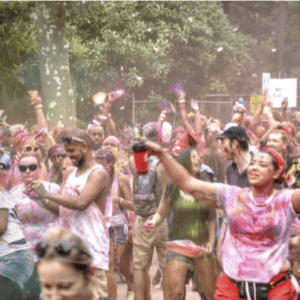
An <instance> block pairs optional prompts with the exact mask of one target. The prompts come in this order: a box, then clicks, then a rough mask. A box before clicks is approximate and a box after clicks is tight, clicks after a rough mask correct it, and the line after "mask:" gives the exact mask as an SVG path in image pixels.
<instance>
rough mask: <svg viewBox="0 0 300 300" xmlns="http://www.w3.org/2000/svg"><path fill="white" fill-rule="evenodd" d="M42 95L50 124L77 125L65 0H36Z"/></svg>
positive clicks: (51, 125)
mask: <svg viewBox="0 0 300 300" xmlns="http://www.w3.org/2000/svg"><path fill="white" fill-rule="evenodd" d="M37 16H38V39H39V60H40V72H41V73H40V74H41V87H42V89H41V96H42V98H43V103H44V111H45V114H46V117H47V120H48V122H49V125H50V127H53V125H55V124H57V123H59V124H60V125H61V126H62V127H75V126H76V102H75V100H74V92H73V88H72V84H71V75H70V67H69V57H68V47H69V44H68V41H67V40H66V38H65V26H64V7H63V3H62V2H56V3H55V2H54V3H53V2H47V1H41V2H39V1H38V2H37Z"/></svg>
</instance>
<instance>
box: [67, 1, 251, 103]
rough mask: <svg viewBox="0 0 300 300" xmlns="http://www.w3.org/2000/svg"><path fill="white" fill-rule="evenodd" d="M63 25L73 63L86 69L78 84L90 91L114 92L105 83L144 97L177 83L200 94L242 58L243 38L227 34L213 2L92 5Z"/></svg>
mask: <svg viewBox="0 0 300 300" xmlns="http://www.w3.org/2000/svg"><path fill="white" fill-rule="evenodd" d="M76 5H77V6H81V5H82V4H81V3H77V4H76ZM68 21H69V26H70V27H69V28H70V30H69V38H70V40H72V41H73V43H72V42H71V44H73V50H74V54H75V57H73V59H74V61H77V62H78V59H79V60H80V61H81V62H82V63H83V64H86V65H87V66H86V69H87V70H86V72H84V71H83V70H82V72H83V77H84V78H82V77H80V81H81V83H82V84H85V86H88V83H90V82H94V83H95V84H96V85H95V87H94V89H97V88H107V89H109V88H113V87H112V86H111V87H110V86H107V85H106V82H107V81H108V82H110V83H115V86H117V85H118V84H123V85H125V87H127V88H130V89H132V90H133V91H134V92H135V93H136V94H137V95H139V97H142V98H146V97H147V95H149V93H150V91H151V90H155V91H156V92H157V93H160V94H166V93H167V92H168V91H169V90H170V86H171V84H172V83H173V82H174V81H175V80H176V79H180V80H182V81H183V82H184V83H185V84H187V85H188V86H189V87H190V88H192V89H193V91H194V93H195V94H196V95H199V93H200V92H205V91H208V83H209V82H210V81H211V78H212V76H217V75H218V73H220V70H225V69H233V70H238V69H239V68H241V67H242V66H243V64H244V63H245V61H246V59H247V56H246V55H245V51H244V49H245V45H246V44H245V43H246V39H245V37H243V35H241V34H239V33H238V34H236V33H234V32H232V29H233V27H232V26H231V25H230V23H229V22H228V20H227V16H226V15H225V14H224V12H223V8H222V5H221V4H220V3H218V2H172V1H171V2H140V1H137V2H136V1H134V2H103V3H102V2H95V3H93V7H91V6H90V12H89V13H88V14H87V13H85V14H84V15H82V17H81V18H70V19H69V20H68ZM220 47H223V49H224V50H223V51H222V52H220V53H218V52H217V49H218V48H220ZM76 49H77V51H76ZM75 51H76V52H77V53H79V54H80V55H79V56H78V55H76V52H75ZM83 68H84V66H83ZM108 78H110V80H106V79H108ZM111 79H113V80H111ZM97 82H99V83H100V84H99V87H98V86H97ZM101 82H104V83H105V86H104V87H102V86H101Z"/></svg>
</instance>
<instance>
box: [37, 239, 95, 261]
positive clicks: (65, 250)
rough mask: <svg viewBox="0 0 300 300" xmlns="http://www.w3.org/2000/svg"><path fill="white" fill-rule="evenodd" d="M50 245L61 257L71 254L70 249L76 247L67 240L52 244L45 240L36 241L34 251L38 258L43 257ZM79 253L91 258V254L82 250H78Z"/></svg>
mask: <svg viewBox="0 0 300 300" xmlns="http://www.w3.org/2000/svg"><path fill="white" fill-rule="evenodd" d="M50 247H52V248H53V249H54V250H55V252H56V253H57V254H58V255H60V256H62V257H68V256H69V255H70V254H71V252H72V250H73V249H74V248H76V247H74V246H73V245H72V244H71V243H70V242H68V241H57V242H55V243H54V244H52V243H51V244H49V243H47V242H46V241H42V242H39V243H37V245H36V247H35V252H36V254H37V256H38V257H39V258H43V257H44V256H45V255H46V253H47V251H48V249H49V248H50ZM80 254H83V255H86V256H88V257H90V258H91V256H90V255H89V254H88V253H86V252H84V251H80Z"/></svg>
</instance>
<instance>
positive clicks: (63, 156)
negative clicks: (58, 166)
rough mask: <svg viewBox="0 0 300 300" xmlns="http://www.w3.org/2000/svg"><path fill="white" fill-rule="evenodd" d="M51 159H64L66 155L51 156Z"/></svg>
mask: <svg viewBox="0 0 300 300" xmlns="http://www.w3.org/2000/svg"><path fill="white" fill-rule="evenodd" d="M51 157H53V158H56V159H58V158H66V157H67V154H66V153H62V154H57V155H53V156H51Z"/></svg>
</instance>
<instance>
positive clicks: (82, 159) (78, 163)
mask: <svg viewBox="0 0 300 300" xmlns="http://www.w3.org/2000/svg"><path fill="white" fill-rule="evenodd" d="M84 163H85V157H84V156H83V155H82V157H81V158H80V159H79V160H78V162H77V164H76V167H77V168H79V169H80V168H81V167H82V166H83V164H84Z"/></svg>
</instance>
